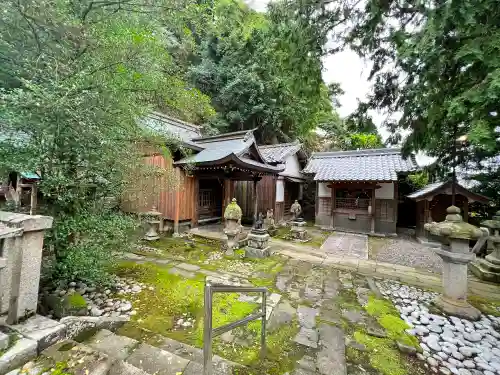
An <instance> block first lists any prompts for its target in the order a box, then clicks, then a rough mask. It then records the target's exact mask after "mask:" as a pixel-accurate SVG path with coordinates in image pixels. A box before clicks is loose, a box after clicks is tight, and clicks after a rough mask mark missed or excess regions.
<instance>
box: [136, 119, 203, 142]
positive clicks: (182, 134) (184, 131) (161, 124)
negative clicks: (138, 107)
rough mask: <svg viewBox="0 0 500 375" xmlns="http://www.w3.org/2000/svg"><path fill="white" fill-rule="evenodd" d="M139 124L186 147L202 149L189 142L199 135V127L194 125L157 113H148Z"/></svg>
mask: <svg viewBox="0 0 500 375" xmlns="http://www.w3.org/2000/svg"><path fill="white" fill-rule="evenodd" d="M140 123H141V124H142V125H143V126H144V127H145V128H148V129H150V130H151V131H153V132H154V133H157V134H160V135H165V136H170V137H171V136H174V137H177V138H179V139H180V140H181V141H182V142H183V143H184V144H185V145H186V146H188V147H192V148H194V149H197V150H201V149H202V148H203V147H200V146H199V145H197V144H196V143H194V142H192V141H191V140H192V139H193V138H196V137H199V136H200V135H201V131H200V127H199V126H196V125H194V124H190V123H188V122H185V121H181V120H179V119H176V118H173V117H170V116H167V115H164V114H163V113H159V112H152V113H150V114H149V115H147V116H146V117H144V118H143V119H141V120H140Z"/></svg>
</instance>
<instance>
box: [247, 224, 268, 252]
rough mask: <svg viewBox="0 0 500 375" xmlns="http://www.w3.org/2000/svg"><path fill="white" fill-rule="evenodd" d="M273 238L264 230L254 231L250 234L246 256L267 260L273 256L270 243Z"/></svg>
mask: <svg viewBox="0 0 500 375" xmlns="http://www.w3.org/2000/svg"><path fill="white" fill-rule="evenodd" d="M269 238H271V236H269V233H267V232H266V230H264V229H252V231H251V232H250V233H248V236H247V241H248V244H247V246H246V247H245V256H246V257H248V258H266V257H268V256H269V255H271V252H270V247H269V246H268V241H269Z"/></svg>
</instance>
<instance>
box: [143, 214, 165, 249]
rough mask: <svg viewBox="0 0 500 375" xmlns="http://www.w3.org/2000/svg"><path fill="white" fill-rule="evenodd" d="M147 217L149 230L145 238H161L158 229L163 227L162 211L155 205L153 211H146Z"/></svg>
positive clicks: (154, 239)
mask: <svg viewBox="0 0 500 375" xmlns="http://www.w3.org/2000/svg"><path fill="white" fill-rule="evenodd" d="M144 216H145V217H146V224H147V226H148V230H147V232H146V234H145V235H144V237H143V239H144V240H146V241H156V240H159V239H160V236H159V235H158V231H159V230H160V229H161V228H160V227H161V212H158V211H157V210H156V207H154V206H153V208H152V209H151V211H148V212H146V213H144Z"/></svg>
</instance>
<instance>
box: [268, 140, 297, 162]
mask: <svg viewBox="0 0 500 375" xmlns="http://www.w3.org/2000/svg"><path fill="white" fill-rule="evenodd" d="M301 147H302V145H301V144H300V143H299V142H298V141H295V142H292V143H279V144H276V145H261V146H259V151H260V152H261V154H262V156H263V157H264V160H265V161H266V162H267V163H283V162H284V161H285V159H286V158H287V157H288V156H290V155H293V154H295V153H297V152H299V150H300V148H301Z"/></svg>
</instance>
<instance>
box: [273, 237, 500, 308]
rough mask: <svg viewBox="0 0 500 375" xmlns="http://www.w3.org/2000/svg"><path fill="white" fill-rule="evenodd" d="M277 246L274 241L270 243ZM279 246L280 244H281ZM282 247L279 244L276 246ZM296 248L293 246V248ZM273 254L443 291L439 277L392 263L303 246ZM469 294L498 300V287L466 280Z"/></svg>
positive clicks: (499, 289)
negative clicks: (342, 255)
mask: <svg viewBox="0 0 500 375" xmlns="http://www.w3.org/2000/svg"><path fill="white" fill-rule="evenodd" d="M273 242H275V244H276V245H278V243H276V242H277V241H273ZM280 242H281V241H280ZM279 244H281V243H279ZM294 247H295V246H294ZM276 252H278V253H280V254H283V255H286V256H289V257H291V258H295V259H299V260H303V261H306V262H311V263H315V264H322V265H329V266H332V267H334V268H337V269H340V270H345V271H354V272H358V273H360V274H363V275H366V276H375V277H377V276H378V277H387V278H390V279H394V280H397V281H402V282H404V283H407V284H410V285H414V286H418V287H424V288H428V289H432V290H436V291H441V290H442V284H441V277H440V276H437V275H434V274H431V273H425V272H420V271H418V270H416V269H415V268H412V267H406V266H400V265H396V264H391V263H384V262H377V261H373V260H365V259H356V258H341V257H333V256H328V255H327V256H325V255H324V254H318V253H317V251H315V249H314V248H310V247H306V246H303V247H302V248H301V249H300V250H296V249H293V248H292V247H291V246H287V248H285V249H277V250H276ZM468 284H469V293H471V294H474V295H478V296H481V297H486V298H492V299H496V300H500V288H498V285H495V284H489V283H485V282H481V281H478V280H474V279H472V280H471V279H469V283H468Z"/></svg>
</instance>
